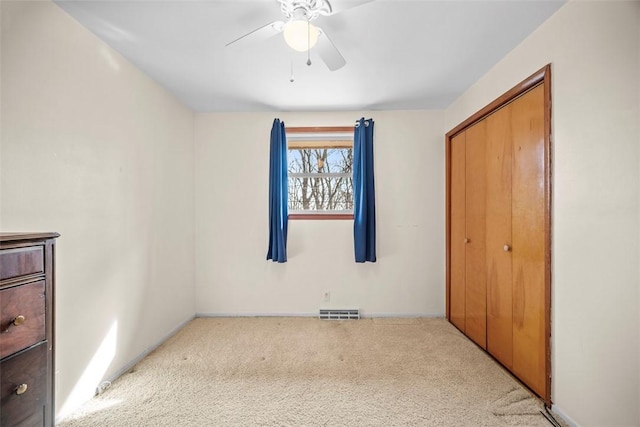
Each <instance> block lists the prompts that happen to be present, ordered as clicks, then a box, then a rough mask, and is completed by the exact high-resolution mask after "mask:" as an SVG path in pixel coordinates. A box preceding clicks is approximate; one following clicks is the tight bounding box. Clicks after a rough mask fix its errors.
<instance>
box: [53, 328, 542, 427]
mask: <svg viewBox="0 0 640 427" xmlns="http://www.w3.org/2000/svg"><path fill="white" fill-rule="evenodd" d="M542 408H543V406H542V403H541V402H540V401H539V400H538V399H537V398H535V397H534V396H533V395H532V394H531V393H530V392H529V391H528V390H527V389H525V388H524V387H523V386H522V385H520V384H519V383H518V382H517V381H516V380H514V379H513V377H512V376H511V375H510V374H509V373H508V372H507V371H505V370H504V369H503V368H502V367H501V366H500V365H498V364H497V363H496V362H495V361H493V360H492V359H491V358H490V357H489V356H488V355H486V354H485V353H484V352H483V351H481V350H480V349H479V348H478V347H477V346H476V345H474V344H473V343H472V342H470V341H469V340H468V339H467V338H466V337H464V336H463V335H462V334H461V333H460V332H459V331H458V330H457V329H456V328H454V327H453V326H452V325H451V324H449V323H448V322H447V321H446V320H445V319H432V318H416V319H392V318H389V319H386V318H376V319H361V320H350V321H327V320H323V321H321V320H318V319H314V318H293V317H263V318H198V319H194V320H193V321H191V322H189V323H188V324H187V325H186V326H185V327H184V328H183V329H181V330H180V331H179V332H178V333H177V334H175V335H174V336H173V337H171V338H170V339H168V340H167V341H166V342H165V343H164V344H162V345H161V346H160V347H158V348H157V349H156V350H155V351H153V352H152V353H151V354H149V355H148V356H147V357H146V358H144V359H143V360H142V361H141V362H140V363H138V364H137V365H136V366H135V367H134V368H133V369H132V370H131V371H130V372H128V373H126V374H124V375H122V376H121V377H120V378H118V379H117V380H116V381H114V382H113V384H112V385H111V387H110V388H109V389H107V390H106V391H104V392H103V393H102V394H100V395H98V396H96V397H95V398H93V399H92V400H91V401H89V402H87V403H86V404H85V405H84V406H83V407H81V408H80V409H78V410H77V411H76V412H74V413H72V414H71V415H70V416H68V417H67V418H66V419H64V420H62V422H60V423H59V424H58V425H59V426H61V427H79V426H149V427H151V426H153V427H159V426H167V427H169V426H171V427H176V426H194V427H195V426H197V427H201V426H345V425H352V426H434V427H435V426H527V427H537V426H541V427H549V426H550V425H551V424H550V423H549V422H548V421H547V420H546V419H545V418H544V417H543V416H542V415H541V414H540V410H541V409H542Z"/></svg>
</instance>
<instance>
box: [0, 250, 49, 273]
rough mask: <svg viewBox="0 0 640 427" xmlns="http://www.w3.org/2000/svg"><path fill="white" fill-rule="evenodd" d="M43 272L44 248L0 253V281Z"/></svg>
mask: <svg viewBox="0 0 640 427" xmlns="http://www.w3.org/2000/svg"><path fill="white" fill-rule="evenodd" d="M43 272H44V248H43V247H42V246H31V247H28V248H16V249H7V250H4V251H2V252H0V280H5V279H13V278H15V277H20V276H28V275H29V274H38V273H43Z"/></svg>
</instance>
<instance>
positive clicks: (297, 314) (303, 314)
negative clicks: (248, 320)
mask: <svg viewBox="0 0 640 427" xmlns="http://www.w3.org/2000/svg"><path fill="white" fill-rule="evenodd" d="M196 317H318V313H196Z"/></svg>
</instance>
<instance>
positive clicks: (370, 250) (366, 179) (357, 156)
mask: <svg viewBox="0 0 640 427" xmlns="http://www.w3.org/2000/svg"><path fill="white" fill-rule="evenodd" d="M375 193H376V192H375V183H374V179H373V120H372V119H369V120H365V119H364V117H363V118H361V119H360V120H358V121H357V122H356V128H355V134H354V136H353V198H354V200H353V205H354V206H353V237H354V249H355V255H356V262H366V261H369V262H376V196H375Z"/></svg>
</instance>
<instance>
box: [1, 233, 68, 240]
mask: <svg viewBox="0 0 640 427" xmlns="http://www.w3.org/2000/svg"><path fill="white" fill-rule="evenodd" d="M56 237H60V235H59V234H58V233H50V232H47V233H0V242H19V241H27V240H43V239H55V238H56Z"/></svg>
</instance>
